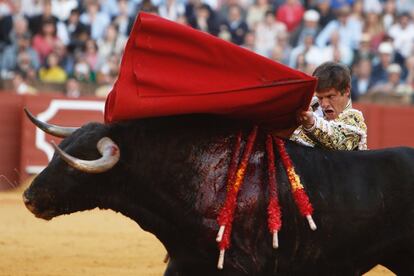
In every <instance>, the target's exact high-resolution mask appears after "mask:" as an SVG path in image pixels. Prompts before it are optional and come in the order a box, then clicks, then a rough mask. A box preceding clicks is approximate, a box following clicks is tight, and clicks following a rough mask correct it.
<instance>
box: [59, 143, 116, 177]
mask: <svg viewBox="0 0 414 276" xmlns="http://www.w3.org/2000/svg"><path fill="white" fill-rule="evenodd" d="M53 147H54V148H55V150H56V152H57V153H58V154H59V155H60V157H61V158H62V159H63V160H64V161H65V162H66V163H68V164H69V165H70V166H71V167H73V168H75V169H78V170H80V171H83V172H87V173H101V172H105V171H107V170H109V169H111V168H112V167H113V166H115V164H116V163H117V162H118V161H119V156H120V153H119V148H118V146H117V145H116V144H115V143H114V141H112V140H111V139H110V138H108V137H104V138H102V139H101V140H99V142H98V144H97V149H98V151H99V152H100V153H101V154H102V157H101V158H99V159H97V160H82V159H78V158H75V157H73V156H71V155H69V154H67V153H66V152H64V151H63V150H61V149H60V148H59V147H58V146H57V145H56V144H55V143H53Z"/></svg>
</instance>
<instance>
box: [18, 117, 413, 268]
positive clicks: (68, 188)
mask: <svg viewBox="0 0 414 276" xmlns="http://www.w3.org/2000/svg"><path fill="white" fill-rule="evenodd" d="M239 129H243V131H244V134H245V136H247V133H248V132H249V131H250V129H251V127H249V126H243V125H242V124H241V123H238V122H234V121H223V120H222V119H218V118H216V117H208V116H186V117H170V118H156V119H147V120H140V121H128V122H123V123H115V124H112V125H102V124H97V123H91V124H88V125H85V126H84V127H82V128H81V129H79V130H77V131H76V132H75V133H74V134H72V135H71V136H70V137H68V138H66V139H65V140H64V141H63V142H62V143H61V144H60V147H61V148H62V149H63V150H65V151H66V152H67V153H69V154H71V155H73V156H76V157H78V158H82V159H95V158H98V157H99V153H98V152H97V150H96V143H97V141H98V140H99V139H100V138H102V137H103V136H109V137H110V138H111V139H112V140H114V141H115V142H116V143H117V144H118V145H119V148H120V150H121V160H120V161H119V163H118V164H117V165H116V166H115V167H114V168H113V169H112V170H110V171H107V172H105V173H102V174H87V173H84V172H80V171H77V170H75V169H73V168H71V167H69V166H68V165H67V164H66V163H64V162H63V161H62V160H61V159H60V157H58V156H55V157H54V158H53V160H52V161H51V163H50V164H49V166H48V167H47V168H46V169H45V170H44V171H43V172H42V173H41V174H40V175H39V176H38V177H37V178H36V179H35V181H34V182H33V184H32V185H31V187H30V188H29V189H28V190H27V191H26V192H25V196H26V197H27V200H28V201H29V202H28V204H30V207H31V210H32V211H33V212H34V213H35V215H37V216H38V217H41V218H45V219H50V218H52V217H54V216H58V215H61V214H69V213H72V212H76V211H82V210H87V209H92V208H95V207H99V208H105V209H106V208H109V209H113V210H115V211H118V212H121V213H122V214H124V215H125V216H128V217H130V218H131V219H133V220H135V221H136V222H137V223H138V224H139V225H140V226H141V227H142V228H144V229H145V230H147V231H149V232H151V233H154V234H155V235H156V236H157V237H158V239H159V240H160V241H161V242H162V243H163V244H164V245H165V247H166V248H167V250H168V252H169V255H170V256H171V261H170V264H169V268H168V271H167V273H166V274H168V275H191V276H192V275H361V274H362V273H364V272H366V271H367V270H369V269H370V268H372V267H373V266H375V265H376V264H382V265H385V266H386V267H388V268H389V269H391V270H393V271H394V272H395V273H397V274H398V275H414V264H413V262H412V260H414V252H413V248H414V247H413V241H414V240H413V235H414V229H413V227H414V225H413V223H414V219H413V215H414V213H413V211H414V206H413V205H414V203H413V198H414V194H413V192H414V185H413V184H414V183H413V182H414V152H413V150H412V149H409V148H395V149H386V150H380V151H366V152H342V151H328V150H323V149H313V148H307V147H303V146H300V145H297V144H294V143H289V142H287V150H288V152H289V153H290V155H291V158H292V160H293V162H294V164H295V167H296V171H297V172H298V174H299V175H300V176H301V178H302V181H303V184H304V186H305V188H306V190H307V193H308V195H309V197H310V200H311V201H312V203H313V206H314V209H315V213H314V219H315V222H316V224H317V226H318V230H316V231H311V230H310V229H309V227H308V225H307V222H306V220H305V219H304V218H302V217H300V216H299V214H298V211H297V209H296V206H295V204H294V202H293V201H292V197H291V195H290V188H289V183H288V181H287V177H286V174H285V172H284V170H283V168H282V165H281V162H280V160H279V155H278V153H277V152H275V155H276V161H277V163H276V166H277V168H276V169H277V179H278V185H279V190H280V195H279V199H280V204H281V207H282V212H283V226H282V230H281V232H280V237H279V239H280V246H279V249H277V250H274V249H272V245H271V244H272V240H271V236H270V234H269V233H268V231H267V226H266V218H267V216H266V206H267V195H268V193H267V181H266V177H265V173H266V170H267V168H266V159H265V152H264V135H263V133H260V134H259V136H258V140H257V142H256V145H255V148H254V151H253V155H252V158H251V159H250V164H249V167H248V170H247V174H246V179H245V182H244V185H243V187H242V189H241V192H240V195H239V201H238V202H239V203H238V208H237V211H236V212H237V213H236V216H235V221H234V227H233V236H232V246H231V248H230V250H228V251H227V252H226V257H225V263H224V270H223V271H219V270H217V268H216V263H217V258H218V250H217V244H216V242H215V236H216V232H217V230H218V225H217V223H216V217H217V212H218V210H219V207H220V206H221V204H222V203H223V201H224V198H225V191H226V189H225V182H226V173H227V167H228V163H229V159H230V156H231V151H232V147H233V142H234V139H235V135H236V133H237V130H239Z"/></svg>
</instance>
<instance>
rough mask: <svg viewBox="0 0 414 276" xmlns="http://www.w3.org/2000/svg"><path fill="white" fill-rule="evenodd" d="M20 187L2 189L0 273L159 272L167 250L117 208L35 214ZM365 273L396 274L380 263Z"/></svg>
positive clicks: (123, 275)
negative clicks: (57, 214)
mask: <svg viewBox="0 0 414 276" xmlns="http://www.w3.org/2000/svg"><path fill="white" fill-rule="evenodd" d="M21 193H22V191H14V192H0V276H6V275H7V276H74V275H83V276H85V275H86V276H91V275H96V276H115V275H117V276H141V275H142V276H144V275H145V276H147V275H149V276H151V275H162V274H163V271H164V269H165V264H164V263H163V258H164V256H165V252H166V251H165V249H164V248H163V246H162V244H161V243H160V242H159V241H158V240H157V239H156V238H155V237H154V236H153V235H152V234H149V233H147V232H144V231H143V230H141V229H140V228H139V227H138V225H137V224H136V223H135V222H134V221H132V220H130V219H128V218H126V217H124V216H122V215H120V214H117V213H115V212H112V211H101V210H93V211H89V212H82V213H75V214H72V215H70V216H62V217H57V218H55V219H53V220H51V221H44V220H40V219H37V218H35V217H34V216H33V215H32V214H31V213H30V212H29V211H28V210H27V209H26V208H25V206H24V204H23V202H22V200H21ZM366 275H369V276H385V275H387V276H389V275H394V274H393V273H390V272H388V271H387V270H385V269H384V268H382V267H377V268H375V269H374V270H372V271H371V272H369V273H367V274H366Z"/></svg>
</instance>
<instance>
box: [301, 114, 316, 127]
mask: <svg viewBox="0 0 414 276" xmlns="http://www.w3.org/2000/svg"><path fill="white" fill-rule="evenodd" d="M313 116H314V115H313V112H312V111H302V112H301V113H299V115H298V122H299V123H300V124H301V125H302V126H303V127H304V128H305V129H310V128H312V127H313V125H314V124H315V118H314V117H313Z"/></svg>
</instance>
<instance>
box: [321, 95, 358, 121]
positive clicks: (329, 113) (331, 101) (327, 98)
mask: <svg viewBox="0 0 414 276" xmlns="http://www.w3.org/2000/svg"><path fill="white" fill-rule="evenodd" d="M349 96H350V89H349V88H347V89H346V90H345V92H344V93H343V94H341V92H340V91H338V90H336V89H335V88H330V89H327V90H324V91H316V97H318V101H319V105H320V106H321V108H322V111H323V114H324V115H325V118H326V119H327V120H329V121H330V120H335V119H336V118H338V116H339V114H341V113H342V111H344V109H345V108H346V106H347V104H348V101H349Z"/></svg>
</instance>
